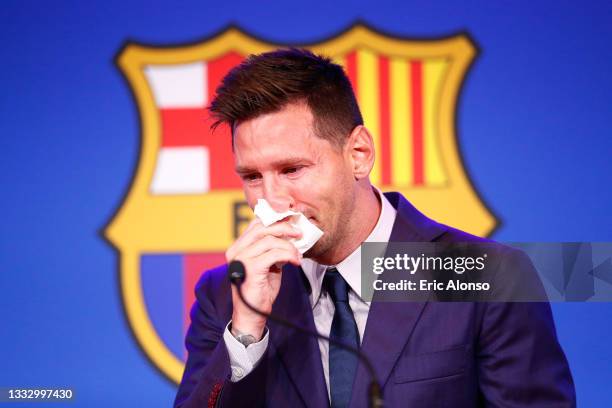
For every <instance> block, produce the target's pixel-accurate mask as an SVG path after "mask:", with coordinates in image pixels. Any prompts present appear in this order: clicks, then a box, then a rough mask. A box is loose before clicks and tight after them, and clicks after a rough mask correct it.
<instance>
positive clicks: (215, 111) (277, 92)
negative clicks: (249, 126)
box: [209, 48, 363, 146]
mask: <svg viewBox="0 0 612 408" xmlns="http://www.w3.org/2000/svg"><path fill="white" fill-rule="evenodd" d="M216 93H217V94H216V97H215V99H214V100H213V101H212V103H211V105H210V107H209V111H210V113H211V116H212V117H213V119H214V120H215V122H214V123H213V125H212V128H213V129H214V128H216V127H217V126H218V125H220V124H221V123H226V124H228V125H229V126H230V128H231V129H232V130H233V128H234V126H235V125H236V123H238V122H241V121H245V120H249V119H253V118H255V117H257V116H259V115H263V114H266V113H271V112H276V111H278V110H280V109H282V108H284V107H285V106H287V105H288V104H291V103H300V102H303V103H306V105H307V106H308V107H309V108H310V111H311V112H312V115H313V118H314V119H313V121H314V123H313V127H314V132H315V135H316V136H318V137H321V138H323V139H327V140H329V141H330V142H331V143H332V144H335V145H336V146H343V145H344V143H345V141H346V138H347V136H348V135H349V134H350V132H351V131H352V130H353V129H354V128H355V127H356V126H358V125H362V124H363V118H362V116H361V112H360V111H359V105H358V104H357V100H356V98H355V94H354V93H353V88H352V87H351V82H350V81H349V79H348V77H347V76H346V74H345V73H344V70H343V69H342V67H341V66H340V65H338V64H335V63H333V62H332V60H331V59H330V58H327V57H324V56H321V55H316V54H314V53H312V52H311V51H308V50H305V49H299V48H288V49H279V50H276V51H271V52H266V53H262V54H258V55H250V56H249V57H248V58H247V59H246V60H244V61H243V62H242V63H241V64H240V65H238V66H236V67H234V68H233V69H232V70H230V72H229V73H228V74H227V75H226V76H225V77H224V78H223V81H222V82H221V84H220V85H219V87H218V88H217V92H216ZM232 134H233V131H232Z"/></svg>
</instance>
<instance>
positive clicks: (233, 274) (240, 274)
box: [228, 260, 384, 408]
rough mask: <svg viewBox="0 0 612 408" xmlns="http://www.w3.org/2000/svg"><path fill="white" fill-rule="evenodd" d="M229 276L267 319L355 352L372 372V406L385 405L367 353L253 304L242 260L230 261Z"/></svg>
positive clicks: (381, 407) (370, 395) (259, 313)
mask: <svg viewBox="0 0 612 408" xmlns="http://www.w3.org/2000/svg"><path fill="white" fill-rule="evenodd" d="M228 276H229V280H230V282H231V283H232V284H234V285H235V286H236V288H237V289H238V297H240V300H241V301H242V303H244V304H245V305H246V306H247V307H248V308H249V309H251V310H252V311H253V312H255V313H257V314H258V315H260V316H263V317H265V318H267V319H270V320H272V321H274V322H276V323H278V324H280V325H283V326H286V327H290V328H292V329H294V330H297V331H299V332H302V333H305V334H308V335H310V336H315V337H317V338H319V339H323V340H325V341H327V342H328V343H332V344H334V345H336V346H338V347H340V348H343V349H344V350H348V351H350V352H351V353H353V354H355V355H356V356H357V357H358V358H359V359H360V360H361V361H362V362H363V364H364V365H365V367H366V369H367V370H368V372H369V374H370V377H371V378H372V381H371V382H370V387H369V390H368V395H369V400H370V405H369V406H370V408H383V407H384V400H383V396H382V390H381V387H380V383H379V382H378V381H377V380H376V373H375V372H374V367H373V366H372V363H371V362H370V359H368V357H367V356H366V355H365V354H363V353H362V352H361V351H360V350H359V349H358V348H355V347H353V346H349V345H347V344H344V343H342V342H340V341H337V340H334V339H331V338H329V337H327V336H324V335H322V334H321V333H319V332H317V331H314V330H309V329H307V328H305V327H302V326H298V325H297V324H295V323H293V322H290V321H288V320H285V319H283V318H281V317H278V316H274V315H273V314H270V313H265V312H262V311H261V310H259V309H257V308H255V307H254V306H253V305H251V304H250V303H249V302H247V301H246V300H245V299H244V296H243V295H242V282H244V279H245V277H246V270H245V269H244V264H243V263H242V262H241V261H237V260H235V261H232V262H230V263H229V266H228Z"/></svg>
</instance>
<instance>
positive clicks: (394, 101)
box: [389, 58, 412, 186]
mask: <svg viewBox="0 0 612 408" xmlns="http://www.w3.org/2000/svg"><path fill="white" fill-rule="evenodd" d="M389 71H390V76H389V88H390V89H389V92H390V95H391V140H392V142H391V146H393V149H392V150H391V164H392V166H391V171H392V173H391V184H393V185H394V186H408V185H410V183H411V181H412V117H411V112H412V111H411V103H410V81H408V75H409V72H410V67H409V65H408V61H406V60H405V59H400V58H392V59H391V60H390V61H389Z"/></svg>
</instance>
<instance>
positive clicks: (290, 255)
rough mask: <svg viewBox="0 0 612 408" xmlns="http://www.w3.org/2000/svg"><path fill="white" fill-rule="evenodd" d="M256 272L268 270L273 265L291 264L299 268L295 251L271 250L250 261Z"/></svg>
mask: <svg viewBox="0 0 612 408" xmlns="http://www.w3.org/2000/svg"><path fill="white" fill-rule="evenodd" d="M252 261H253V263H254V266H255V268H256V269H257V270H261V269H265V270H268V271H269V270H270V268H271V267H272V266H273V265H276V264H286V263H291V264H293V265H296V266H299V265H300V261H299V259H298V258H297V256H296V252H295V251H289V250H287V249H285V248H272V249H270V250H269V251H266V252H264V253H263V254H261V255H259V256H258V257H255V258H253V259H252Z"/></svg>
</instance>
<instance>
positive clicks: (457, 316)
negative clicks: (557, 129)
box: [175, 193, 576, 408]
mask: <svg viewBox="0 0 612 408" xmlns="http://www.w3.org/2000/svg"><path fill="white" fill-rule="evenodd" d="M385 195H386V197H387V198H388V199H389V201H390V202H391V203H392V205H393V206H394V207H395V208H396V209H397V218H396V221H395V224H394V226H393V231H392V234H391V241H395V242H415V241H418V242H429V241H436V242H477V241H480V240H481V238H478V237H475V236H472V235H469V234H466V233H464V232H461V231H458V230H456V229H453V228H450V227H448V226H444V225H441V224H439V223H436V222H434V221H432V220H431V219H429V218H427V217H425V216H424V215H423V214H422V213H420V212H419V211H418V210H416V209H415V208H414V207H413V206H412V205H411V204H410V203H409V202H408V201H407V200H406V199H404V197H403V196H401V195H400V194H398V193H387V194H385ZM226 273H227V266H223V267H220V268H217V269H213V270H210V271H208V272H206V273H204V274H203V276H202V277H201V279H200V281H199V283H198V285H197V286H196V297H197V301H196V303H195V305H194V306H193V309H192V312H191V320H192V322H191V326H190V328H189V331H188V333H187V338H186V345H187V350H188V352H189V356H188V359H187V365H186V367H185V373H184V375H183V380H182V382H181V384H180V387H179V390H178V393H177V396H176V401H175V406H176V407H184V408H186V407H213V406H221V407H233V406H245V407H254V406H268V407H329V401H328V394H327V388H326V385H325V379H324V375H323V367H322V364H321V355H320V352H319V347H318V344H317V340H316V339H315V338H313V337H309V336H306V335H304V334H301V333H297V332H294V331H292V330H290V329H287V328H285V327H282V326H280V325H278V324H276V323H274V322H271V321H269V322H268V328H269V331H270V339H269V340H270V341H269V345H268V349H267V350H266V353H265V354H264V356H263V357H262V360H261V361H260V363H259V364H258V366H257V367H256V368H255V369H254V370H253V371H252V372H251V373H250V374H249V375H247V376H246V377H245V378H244V379H242V380H241V381H239V382H236V383H232V382H231V381H230V380H229V379H230V377H231V373H230V362H229V356H228V352H227V349H226V347H225V343H224V341H223V331H224V329H225V326H226V325H227V323H228V322H229V320H230V319H231V315H232V300H231V289H230V285H229V282H228V279H227V276H226ZM308 290H309V288H308V287H307V281H305V278H304V276H303V272H302V271H301V269H300V268H296V267H294V266H290V265H289V266H285V268H284V269H283V275H282V283H281V288H280V292H279V295H278V297H277V299H276V301H275V303H274V305H273V309H272V312H273V313H274V314H276V315H278V316H281V317H284V318H285V319H288V320H291V321H293V322H295V323H298V324H301V325H303V326H305V327H308V328H310V329H312V330H315V324H314V319H313V314H312V307H311V305H310V301H309V292H308ZM361 348H362V351H363V352H364V353H365V354H366V355H367V356H369V358H370V359H371V360H372V362H373V365H374V369H375V371H376V373H377V376H378V379H379V380H380V382H381V383H382V386H383V392H384V398H385V402H386V404H387V406H388V407H408V406H412V407H479V406H499V407H525V406H533V407H572V406H575V404H576V403H575V392H574V384H573V381H572V377H571V373H570V370H569V367H568V364H567V361H566V359H565V356H564V354H563V351H562V349H561V347H560V345H559V343H558V341H557V337H556V333H555V327H554V323H553V318H552V315H551V310H550V306H549V305H548V303H469V302H464V303H458V302H457V303H444V302H376V301H375V300H374V301H373V302H372V304H371V307H370V311H369V314H368V320H367V324H366V328H365V333H364V337H363V341H362V347H361ZM369 382H370V379H369V376H368V373H367V372H366V371H365V369H364V367H363V366H362V365H360V366H359V368H358V370H357V373H356V377H355V380H354V385H353V395H352V400H351V407H366V406H367V397H366V393H367V388H368V384H369Z"/></svg>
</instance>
